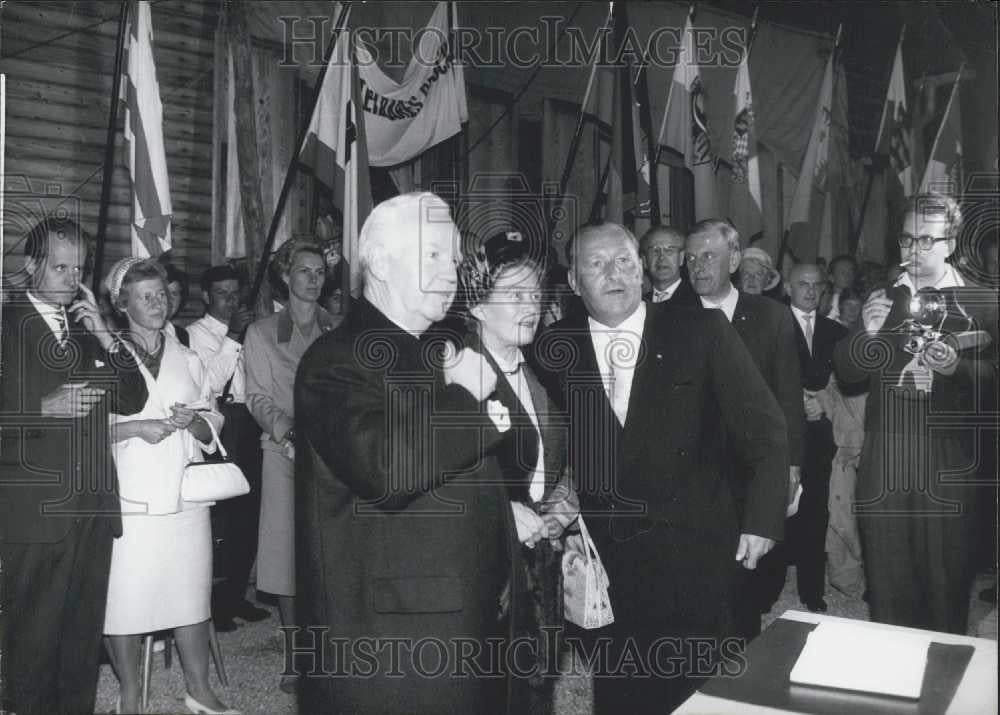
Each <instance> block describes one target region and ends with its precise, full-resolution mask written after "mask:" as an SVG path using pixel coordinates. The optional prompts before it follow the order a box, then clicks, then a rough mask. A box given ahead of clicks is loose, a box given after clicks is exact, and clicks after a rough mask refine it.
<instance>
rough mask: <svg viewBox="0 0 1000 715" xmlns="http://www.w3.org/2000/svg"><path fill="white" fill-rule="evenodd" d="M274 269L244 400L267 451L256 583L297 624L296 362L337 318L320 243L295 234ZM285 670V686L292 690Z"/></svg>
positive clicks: (248, 344) (251, 346) (251, 341)
mask: <svg viewBox="0 0 1000 715" xmlns="http://www.w3.org/2000/svg"><path fill="white" fill-rule="evenodd" d="M273 270H274V272H275V274H276V275H278V276H280V278H281V282H282V284H283V286H284V287H285V288H286V289H287V292H288V300H287V301H286V303H285V308H284V309H283V310H281V311H280V312H277V313H274V314H272V315H269V316H267V317H266V318H262V319H260V320H258V321H257V322H255V323H253V324H251V325H250V327H249V328H248V329H247V336H246V340H245V341H244V344H243V356H244V360H245V364H246V377H247V380H246V389H247V408H248V409H249V410H250V414H252V415H253V417H254V419H255V420H257V424H259V425H260V428H261V430H262V433H261V437H260V440H261V448H262V451H263V454H264V462H263V471H262V476H263V485H262V489H261V505H260V531H259V536H258V540H257V544H258V546H257V588H258V589H259V590H261V591H265V592H267V593H272V594H274V595H276V596H277V597H278V611H279V613H280V614H281V623H282V625H285V626H293V625H295V606H294V602H295V482H294V478H295V424H294V422H293V417H294V415H295V408H294V405H293V400H292V393H293V388H294V386H295V370H296V368H297V367H298V366H299V360H300V359H301V357H302V354H303V353H304V352H305V351H306V348H308V347H309V346H310V345H312V343H313V341H314V340H315V339H316V338H318V337H319V336H320V335H322V334H323V333H325V332H328V331H330V330H332V329H333V328H334V326H335V325H336V324H337V321H336V320H335V319H334V317H333V316H331V315H330V314H329V313H328V312H327V311H325V310H324V309H323V308H321V307H319V305H318V302H319V299H320V294H321V292H322V290H323V283H324V281H325V278H326V260H325V259H324V257H323V253H322V250H321V249H320V248H319V246H317V245H316V244H315V243H312V242H311V241H308V240H304V239H294V240H291V241H287V242H286V243H284V244H282V246H281V248H280V249H278V253H277V255H276V256H275V258H274V263H273ZM294 683H295V680H294V678H292V677H290V676H289V677H284V678H282V680H281V685H280V687H281V689H282V690H284V691H286V692H293V690H294Z"/></svg>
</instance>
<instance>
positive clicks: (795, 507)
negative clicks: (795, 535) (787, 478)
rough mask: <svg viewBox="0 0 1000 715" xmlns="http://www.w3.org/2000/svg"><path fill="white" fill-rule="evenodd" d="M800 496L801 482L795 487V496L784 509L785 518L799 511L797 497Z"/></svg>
mask: <svg viewBox="0 0 1000 715" xmlns="http://www.w3.org/2000/svg"><path fill="white" fill-rule="evenodd" d="M800 496H802V485H801V484H799V485H798V486H797V487H796V488H795V498H794V499H792V503H791V504H789V505H788V508H787V509H785V518H786V519H787V518H788V517H790V516H795V515H796V514H798V513H799V497H800Z"/></svg>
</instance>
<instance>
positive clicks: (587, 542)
mask: <svg viewBox="0 0 1000 715" xmlns="http://www.w3.org/2000/svg"><path fill="white" fill-rule="evenodd" d="M577 521H578V522H579V523H580V538H581V539H582V540H583V557H584V559H586V562H585V563H586V564H587V570H588V571H589V570H590V564H591V557H590V552H591V550H592V549H593V550H594V551H595V552H596V547H595V546H594V542H593V541H591V539H590V532H589V531H588V530H587V524H586V523H585V522H584V521H583V514H581V515H580V517H579V519H577Z"/></svg>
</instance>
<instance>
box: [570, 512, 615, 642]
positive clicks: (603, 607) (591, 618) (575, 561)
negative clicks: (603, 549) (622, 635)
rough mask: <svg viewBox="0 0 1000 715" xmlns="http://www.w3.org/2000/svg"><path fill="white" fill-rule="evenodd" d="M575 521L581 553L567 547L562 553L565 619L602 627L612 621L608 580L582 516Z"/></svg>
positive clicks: (583, 624) (590, 626)
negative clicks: (578, 527)
mask: <svg viewBox="0 0 1000 715" xmlns="http://www.w3.org/2000/svg"><path fill="white" fill-rule="evenodd" d="M577 521H578V522H579V525H580V538H581V541H582V542H583V553H580V552H579V551H577V550H575V549H571V548H567V549H566V551H565V552H564V553H563V560H562V570H563V610H564V611H565V618H566V620H567V621H569V622H570V623H574V624H576V625H578V626H580V627H581V628H586V629H587V630H592V629H594V628H603V627H604V626H608V625H611V624H612V623H614V622H615V614H614V612H613V611H612V610H611V598H610V597H609V596H608V586H609V585H610V581H609V580H608V573H607V571H605V570H604V564H603V563H601V557H600V556H599V555H598V553H597V547H596V546H594V541H593V539H591V538H590V532H589V531H587V525H586V524H585V523H584V521H583V516H582V515H581V516H580V518H579V519H578V520H577Z"/></svg>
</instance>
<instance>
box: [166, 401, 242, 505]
mask: <svg viewBox="0 0 1000 715" xmlns="http://www.w3.org/2000/svg"><path fill="white" fill-rule="evenodd" d="M203 419H204V418H203ZM204 422H205V424H207V425H208V429H209V430H210V431H211V432H212V440H213V441H214V442H215V448H216V449H217V450H219V454H220V455H221V456H222V461H213V462H188V465H187V466H186V467H185V468H184V476H183V478H182V479H181V499H183V500H184V501H189V502H215V501H221V500H223V499H231V498H233V497H239V496H243V495H244V494H247V493H248V492H249V491H250V483H249V482H247V478H246V477H245V476H243V471H242V470H241V469H240V468H239V467H238V466H236V463H235V462H233V461H231V460H230V459H229V453H228V452H226V448H225V447H223V446H222V441H221V440H220V439H219V433H218V432H216V431H215V425H213V424H212V422H211V420H207V419H205V420H204Z"/></svg>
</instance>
